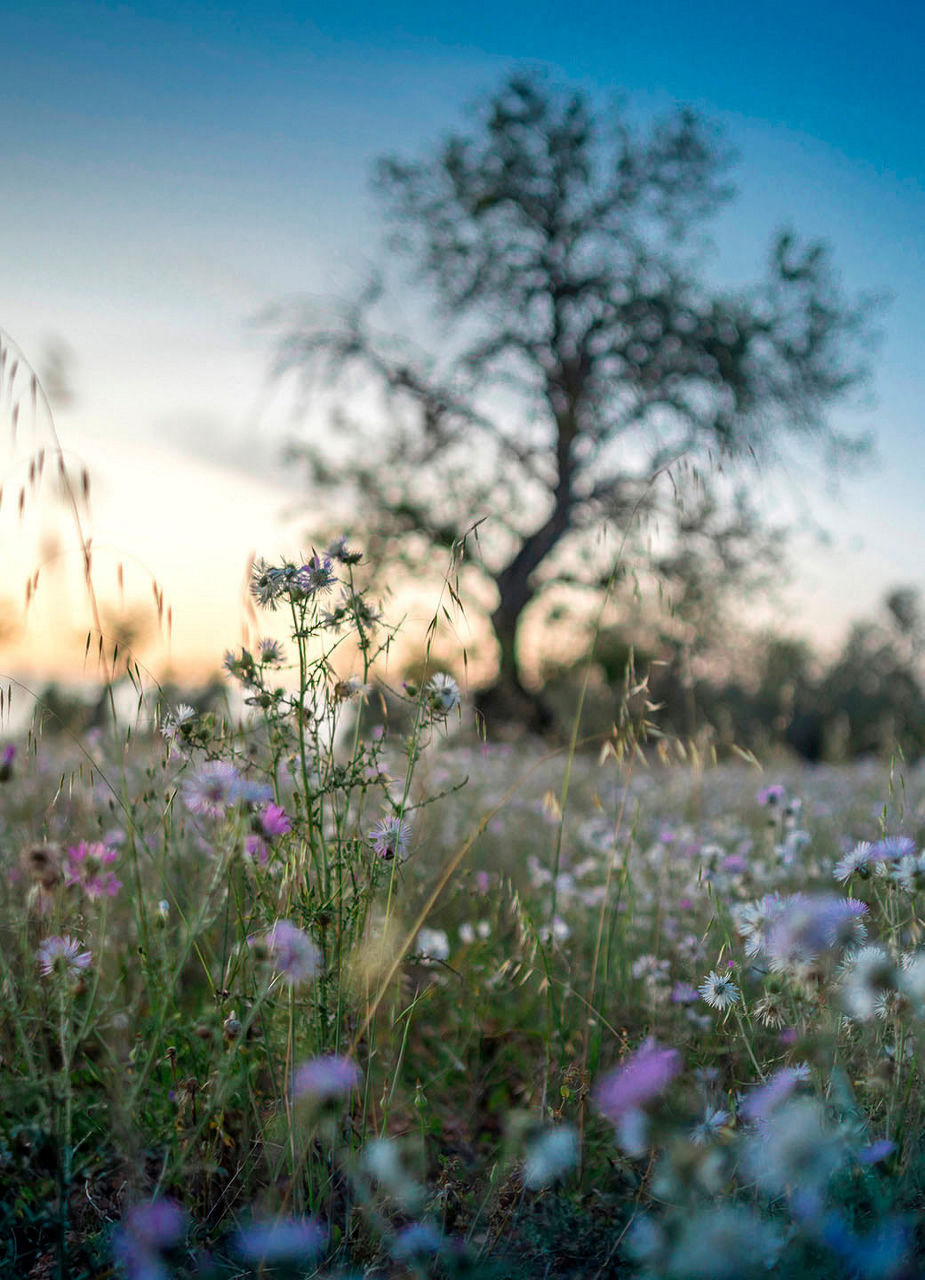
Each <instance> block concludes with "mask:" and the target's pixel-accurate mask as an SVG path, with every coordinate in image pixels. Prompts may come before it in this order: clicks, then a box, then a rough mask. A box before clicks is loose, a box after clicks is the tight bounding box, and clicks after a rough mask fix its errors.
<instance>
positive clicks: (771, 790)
mask: <svg viewBox="0 0 925 1280" xmlns="http://www.w3.org/2000/svg"><path fill="white" fill-rule="evenodd" d="M784 794H785V793H784V788H783V787H782V786H781V784H780V783H779V782H775V783H774V785H773V786H770V787H762V789H761V790H760V791H759V792H758V795H757V796H756V797H755V798H756V800H757V801H758V803H759V804H763V805H769V806H772V807H773V806H775V805H779V804H780V803H781V801H782V800H783V798H784Z"/></svg>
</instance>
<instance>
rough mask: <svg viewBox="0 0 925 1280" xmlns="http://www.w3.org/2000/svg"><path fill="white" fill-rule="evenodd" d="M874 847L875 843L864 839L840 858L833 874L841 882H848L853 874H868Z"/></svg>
mask: <svg viewBox="0 0 925 1280" xmlns="http://www.w3.org/2000/svg"><path fill="white" fill-rule="evenodd" d="M872 849H873V845H872V844H870V842H869V841H867V840H862V841H861V842H860V843H859V844H856V845H855V846H854V848H853V849H852V850H851V851H850V852H849V853H845V854H843V855H842V857H840V858H839V860H838V861H837V862H836V864H835V867H834V869H833V871H832V875H833V876H834V877H835V879H836V880H837V881H838V882H839V883H840V884H845V883H847V881H849V880H850V879H851V877H852V876H853V875H867V874H868V868H869V866H870V854H871V850H872Z"/></svg>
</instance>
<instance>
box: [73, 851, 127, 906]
mask: <svg viewBox="0 0 925 1280" xmlns="http://www.w3.org/2000/svg"><path fill="white" fill-rule="evenodd" d="M118 856H119V855H118V854H117V852H116V850H115V849H109V848H107V847H106V845H104V844H99V843H97V844H87V842H86V841H85V840H81V842H80V844H77V845H71V847H70V848H69V849H68V851H67V863H66V866H65V869H64V878H65V881H66V882H67V884H68V885H69V886H71V885H79V887H80V888H81V889H82V890H83V892H84V893H85V894H86V895H87V897H88V898H91V899H96V898H103V897H108V898H114V897H115V896H116V894H117V893H118V892H119V890H120V889H121V888H122V881H121V880H117V879H116V876H115V873H114V872H112V871H108V870H106V868H107V867H110V866H112V864H113V863H114V862H115V861H116V859H117V858H118Z"/></svg>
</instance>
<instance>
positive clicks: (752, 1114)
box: [740, 1067, 806, 1121]
mask: <svg viewBox="0 0 925 1280" xmlns="http://www.w3.org/2000/svg"><path fill="white" fill-rule="evenodd" d="M805 1079H806V1073H805V1071H803V1070H800V1069H799V1068H797V1067H781V1069H780V1071H775V1073H774V1075H773V1076H771V1078H770V1079H769V1080H767V1081H766V1082H765V1083H764V1084H761V1085H759V1086H758V1087H757V1088H756V1089H752V1090H751V1092H750V1093H749V1095H748V1097H747V1098H746V1099H745V1101H744V1102H743V1103H742V1106H741V1108H740V1110H741V1113H742V1115H743V1117H744V1118H745V1119H746V1120H759V1121H760V1120H765V1119H767V1117H768V1116H769V1115H770V1113H771V1112H772V1111H773V1110H774V1108H775V1107H777V1106H779V1105H780V1104H781V1103H782V1102H784V1101H785V1100H786V1099H787V1098H789V1097H790V1095H791V1094H792V1093H793V1091H794V1089H795V1088H796V1087H797V1085H798V1084H799V1083H800V1082H801V1081H802V1080H805Z"/></svg>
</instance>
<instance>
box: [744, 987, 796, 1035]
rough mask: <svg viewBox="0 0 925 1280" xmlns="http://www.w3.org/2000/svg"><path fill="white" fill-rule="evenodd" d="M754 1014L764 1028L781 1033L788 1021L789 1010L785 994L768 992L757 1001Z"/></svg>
mask: <svg viewBox="0 0 925 1280" xmlns="http://www.w3.org/2000/svg"><path fill="white" fill-rule="evenodd" d="M753 1012H754V1014H755V1017H756V1018H757V1019H758V1021H759V1022H760V1023H761V1025H762V1026H764V1027H771V1029H772V1030H774V1031H779V1030H780V1029H781V1027H782V1026H783V1025H784V1023H785V1022H786V1021H787V1016H788V1010H787V1004H786V1001H785V999H784V996H783V993H782V992H780V991H766V992H765V994H764V995H763V996H762V997H761V999H760V1000H758V1001H756V1003H755V1006H754V1009H753Z"/></svg>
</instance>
